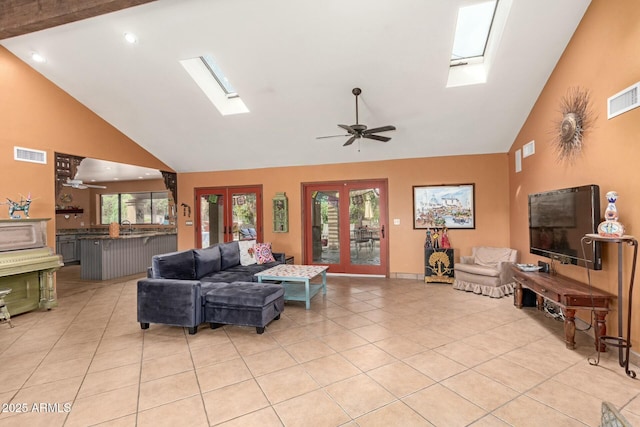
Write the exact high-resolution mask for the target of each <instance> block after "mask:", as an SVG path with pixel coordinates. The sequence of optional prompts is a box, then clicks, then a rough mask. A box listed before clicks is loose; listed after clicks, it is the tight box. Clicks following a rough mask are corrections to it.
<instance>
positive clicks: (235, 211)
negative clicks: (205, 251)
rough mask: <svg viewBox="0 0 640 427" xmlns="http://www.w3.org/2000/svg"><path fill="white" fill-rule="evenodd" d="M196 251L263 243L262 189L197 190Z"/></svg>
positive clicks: (222, 188)
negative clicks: (237, 243)
mask: <svg viewBox="0 0 640 427" xmlns="http://www.w3.org/2000/svg"><path fill="white" fill-rule="evenodd" d="M195 229H196V247H198V248H206V247H209V246H211V245H214V244H216V243H223V242H231V241H234V240H253V239H256V240H258V241H262V231H263V230H262V186H251V187H213V188H196V206H195Z"/></svg>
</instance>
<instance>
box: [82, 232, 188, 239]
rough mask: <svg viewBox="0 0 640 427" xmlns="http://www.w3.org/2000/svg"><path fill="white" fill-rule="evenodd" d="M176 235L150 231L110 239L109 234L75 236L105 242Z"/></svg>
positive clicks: (125, 234)
mask: <svg viewBox="0 0 640 427" xmlns="http://www.w3.org/2000/svg"><path fill="white" fill-rule="evenodd" d="M175 235H176V233H175V232H163V231H150V232H143V233H130V234H129V233H120V235H119V236H118V237H111V236H109V233H106V234H105V233H96V234H88V235H84V234H76V236H77V237H78V240H81V239H105V240H111V239H138V238H142V237H153V236H175Z"/></svg>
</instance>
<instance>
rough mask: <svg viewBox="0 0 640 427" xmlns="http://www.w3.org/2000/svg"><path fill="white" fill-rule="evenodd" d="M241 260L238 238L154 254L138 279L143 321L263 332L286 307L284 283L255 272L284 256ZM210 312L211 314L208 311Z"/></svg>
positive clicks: (143, 323)
mask: <svg viewBox="0 0 640 427" xmlns="http://www.w3.org/2000/svg"><path fill="white" fill-rule="evenodd" d="M273 255H274V258H275V259H276V261H275V262H270V263H266V264H253V265H241V264H240V248H239V245H238V242H229V243H221V244H218V245H215V246H211V247H209V248H204V249H189V250H185V251H179V252H172V253H168V254H162V255H155V256H153V258H152V265H151V267H150V268H149V271H148V274H147V275H148V277H147V278H146V279H141V280H139V281H138V322H139V323H140V326H141V327H142V329H147V328H148V327H149V324H150V323H160V324H166V325H173V326H181V327H185V328H188V329H189V333H190V334H195V333H196V331H197V328H198V326H199V325H200V324H201V323H203V322H209V323H211V327H212V328H213V327H217V326H218V325H220V324H234V325H244V326H254V327H256V330H257V332H258V333H262V332H263V331H264V327H265V326H266V325H267V324H268V323H269V322H270V321H271V320H277V319H278V318H279V317H280V313H281V312H282V310H284V288H283V287H282V285H280V284H273V283H255V282H257V280H256V278H255V277H254V274H255V273H258V272H260V271H263V270H265V269H267V268H271V267H273V266H275V265H278V264H281V263H283V262H284V259H285V255H284V254H283V253H274V254H273ZM207 313H208V316H207Z"/></svg>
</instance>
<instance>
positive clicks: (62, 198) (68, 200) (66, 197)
mask: <svg viewBox="0 0 640 427" xmlns="http://www.w3.org/2000/svg"><path fill="white" fill-rule="evenodd" d="M60 201H61V202H62V203H64V205H62V206H67V205H68V204H69V203H71V202H72V201H73V196H72V195H71V194H69V193H62V194H61V195H60ZM62 209H64V207H63V208H62Z"/></svg>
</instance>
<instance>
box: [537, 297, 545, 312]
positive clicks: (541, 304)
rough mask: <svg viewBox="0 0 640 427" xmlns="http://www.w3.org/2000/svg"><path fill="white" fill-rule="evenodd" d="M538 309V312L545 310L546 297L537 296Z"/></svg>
mask: <svg viewBox="0 0 640 427" xmlns="http://www.w3.org/2000/svg"><path fill="white" fill-rule="evenodd" d="M536 308H537V309H538V311H543V310H544V297H543V296H542V295H536Z"/></svg>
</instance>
